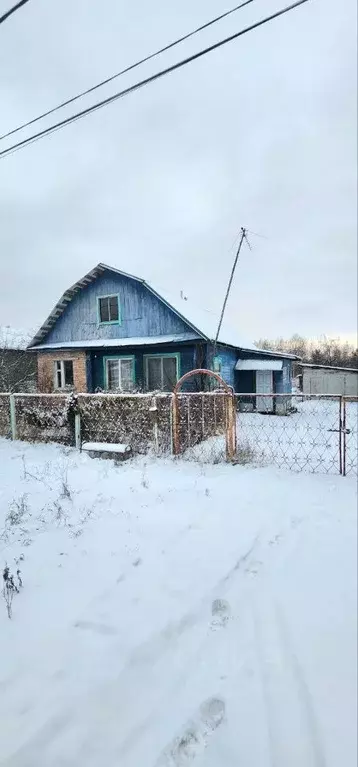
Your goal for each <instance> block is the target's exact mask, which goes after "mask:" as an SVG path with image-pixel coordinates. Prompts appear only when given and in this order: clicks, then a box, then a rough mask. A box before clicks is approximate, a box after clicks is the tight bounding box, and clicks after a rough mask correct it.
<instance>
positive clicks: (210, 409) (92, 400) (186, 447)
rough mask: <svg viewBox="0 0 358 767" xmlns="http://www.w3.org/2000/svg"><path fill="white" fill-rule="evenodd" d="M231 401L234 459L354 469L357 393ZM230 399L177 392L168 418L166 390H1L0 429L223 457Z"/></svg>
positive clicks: (199, 457) (330, 470) (69, 441)
mask: <svg viewBox="0 0 358 767" xmlns="http://www.w3.org/2000/svg"><path fill="white" fill-rule="evenodd" d="M233 401H234V405H235V413H236V449H235V456H234V459H233V462H234V463H241V464H252V465H259V466H267V465H274V466H278V467H280V468H285V469H289V470H291V471H296V472H297V471H298V472H313V473H327V474H343V475H356V474H357V473H358V398H353V397H338V396H337V397H336V396H330V395H301V394H299V395H295V394H292V395H289V396H288V395H287V394H286V395H279V394H236V395H234V400H233ZM230 402H232V396H231V395H228V394H227V392H225V391H222V390H220V389H218V390H215V391H210V392H201V393H187V392H185V393H183V392H179V393H177V394H176V411H175V418H174V419H173V403H174V397H173V395H171V394H148V395H147V394H145V395H143V394H135V395H134V394H133V395H123V394H122V395H121V394H80V395H77V396H74V395H67V396H66V395H60V394H53V395H51V394H46V395H44V394H12V395H10V394H7V393H5V394H3V393H2V394H0V436H4V437H11V436H12V438H13V439H16V438H17V439H22V440H26V441H30V442H51V441H53V442H59V443H61V444H65V445H74V444H77V445H80V441H82V442H84V441H89V442H105V443H108V442H112V443H113V442H115V443H126V444H129V445H130V446H131V448H132V450H133V452H134V453H136V452H137V453H148V452H150V451H153V452H154V453H155V454H156V455H161V454H170V453H172V452H174V453H175V454H177V455H180V456H181V458H184V459H187V460H196V461H199V462H203V463H217V462H219V461H223V460H225V459H227V457H228V449H227V448H228V433H231V434H232V435H234V436H233V440H234V447H235V434H234V432H235V429H234V428H233V429H232V424H230V423H229V421H230V418H231V414H232V410H233V409H232V408H231V406H230ZM76 416H77V419H78V420H79V423H80V438H81V440H79V438H78V437H79V435H78V434H77V440H76V441H75V418H76ZM173 420H174V427H175V428H174V429H173ZM234 421H235V419H234ZM234 426H235V423H234ZM175 434H176V437H175ZM175 440H176V443H175V445H174V442H175ZM174 448H175V449H174Z"/></svg>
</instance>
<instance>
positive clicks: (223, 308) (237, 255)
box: [213, 226, 249, 359]
mask: <svg viewBox="0 0 358 767" xmlns="http://www.w3.org/2000/svg"><path fill="white" fill-rule="evenodd" d="M244 240H246V242H247V244H248V245H249V241H248V239H247V235H246V229H245V228H244V227H243V226H242V227H241V237H240V242H239V247H238V249H237V251H236V256H235V260H234V263H233V267H232V270H231V274H230V279H229V283H228V286H227V290H226V295H225V299H224V303H223V307H222V310H221V315H220V320H219V324H218V329H217V331H216V337H215V341H214V353H213V359H214V358H215V356H216V347H217V343H218V338H219V334H220V330H221V325H222V321H223V318H224V314H225V309H226V304H227V300H228V298H229V293H230V290H231V285H232V281H233V279H234V274H235V269H236V264H237V262H238V260H239V255H240V250H241V246H242V243H243V241H244Z"/></svg>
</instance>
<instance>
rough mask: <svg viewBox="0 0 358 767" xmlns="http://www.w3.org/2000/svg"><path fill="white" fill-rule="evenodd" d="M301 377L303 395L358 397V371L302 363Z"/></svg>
mask: <svg viewBox="0 0 358 767" xmlns="http://www.w3.org/2000/svg"><path fill="white" fill-rule="evenodd" d="M300 367H301V368H302V372H301V375H300V377H299V381H300V388H301V389H302V393H303V394H337V395H341V396H345V397H358V370H356V369H355V368H340V367H335V366H333V365H314V364H311V363H306V362H304V363H301V366H300Z"/></svg>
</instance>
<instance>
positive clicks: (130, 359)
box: [104, 354, 135, 391]
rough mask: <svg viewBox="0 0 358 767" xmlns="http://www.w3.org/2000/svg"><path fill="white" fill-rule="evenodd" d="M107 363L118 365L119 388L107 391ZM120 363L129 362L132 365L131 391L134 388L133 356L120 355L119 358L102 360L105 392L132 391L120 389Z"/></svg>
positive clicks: (109, 357)
mask: <svg viewBox="0 0 358 767" xmlns="http://www.w3.org/2000/svg"><path fill="white" fill-rule="evenodd" d="M109 362H117V363H118V382H119V387H118V390H117V389H109V388H108V363H109ZM122 362H131V363H132V389H133V388H134V384H135V357H134V355H133V354H128V355H126V356H124V355H122V356H120V357H117V356H113V357H111V356H108V357H105V358H104V383H105V389H106V391H131V390H132V389H122V370H121V368H122V365H121V364H120V363H122Z"/></svg>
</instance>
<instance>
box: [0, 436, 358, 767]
mask: <svg viewBox="0 0 358 767" xmlns="http://www.w3.org/2000/svg"><path fill="white" fill-rule="evenodd" d="M0 501H1V503H0V509H1V513H2V526H3V533H2V535H1V539H0V547H1V549H2V552H1V553H2V559H3V565H4V564H5V562H6V561H7V563H8V565H9V566H10V569H11V570H12V571H14V570H16V567H17V565H16V562H15V560H16V561H19V562H20V565H19V566H20V568H21V574H22V578H23V582H24V588H23V589H22V590H21V592H20V594H19V595H16V596H15V598H14V603H13V618H12V620H11V621H10V620H8V618H7V615H6V607H5V604H3V605H2V604H1V603H0V608H1V607H2V609H0V658H1V662H0V687H1V692H2V694H1V698H0V722H1V749H0V751H1V759H2V760H3V761H2V762H1V763H2V764H4V765H5V764H6V767H34V765H36V767H75V766H76V767H78V766H80V767H100V766H101V765H102V764H103V765H106V767H186V766H187V767H190V765H191V764H193V765H195V767H241V765H243V766H245V767H273V765H274V767H288V765H289V766H290V767H341V765H344V767H354V766H355V764H356V598H357V594H356V483H355V481H354V480H353V479H349V478H346V479H343V478H341V477H332V476H318V475H317V476H311V475H295V474H292V473H289V472H284V471H280V470H277V469H274V468H257V469H253V468H248V467H243V466H235V467H233V466H229V465H226V464H218V465H215V466H205V465H202V464H197V463H189V462H183V461H174V460H169V459H167V460H158V459H156V460H155V459H146V460H144V459H142V458H141V459H135V460H131V461H129V462H126V463H124V464H120V465H116V464H114V463H113V462H112V461H105V462H103V461H101V460H99V459H93V460H91V459H90V458H89V457H88V456H87V455H85V454H83V453H79V452H76V451H75V450H73V449H68V448H66V449H64V448H61V447H59V446H54V445H28V444H25V443H21V442H13V443H11V442H8V441H6V440H0Z"/></svg>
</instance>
